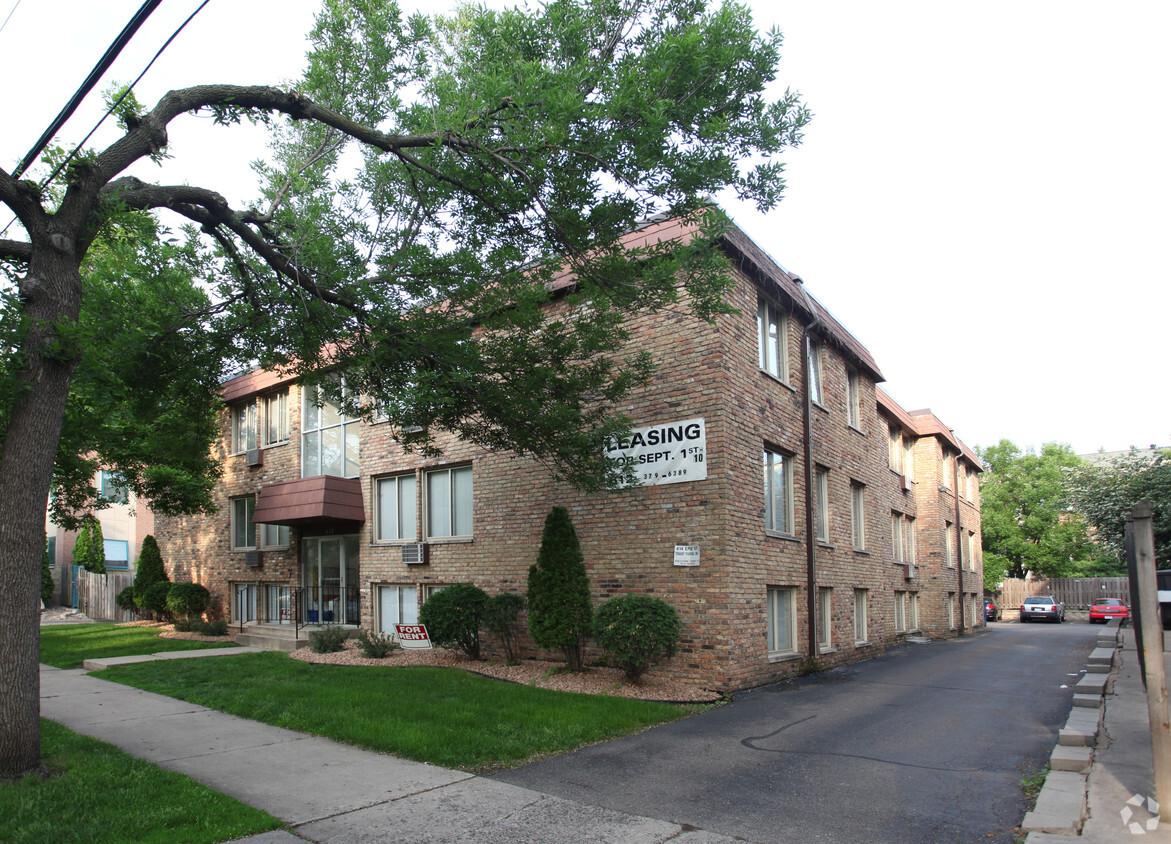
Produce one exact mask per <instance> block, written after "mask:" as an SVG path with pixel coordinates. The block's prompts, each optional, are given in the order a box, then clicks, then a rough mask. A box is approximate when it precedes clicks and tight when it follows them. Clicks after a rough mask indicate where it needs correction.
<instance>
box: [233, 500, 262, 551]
mask: <svg viewBox="0 0 1171 844" xmlns="http://www.w3.org/2000/svg"><path fill="white" fill-rule="evenodd" d="M255 511H256V496H255V495H245V496H244V497H243V498H233V499H232V550H233V551H251V550H253V549H255V548H256V525H254V524H252V514H253V513H254V512H255Z"/></svg>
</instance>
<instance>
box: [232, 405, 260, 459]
mask: <svg viewBox="0 0 1171 844" xmlns="http://www.w3.org/2000/svg"><path fill="white" fill-rule="evenodd" d="M253 448H256V402H252V401H250V402H245V403H243V404H235V405H232V453H233V454H240V453H241V452H244V451H249V450H251V449H253Z"/></svg>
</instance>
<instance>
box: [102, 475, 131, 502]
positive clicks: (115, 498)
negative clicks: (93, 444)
mask: <svg viewBox="0 0 1171 844" xmlns="http://www.w3.org/2000/svg"><path fill="white" fill-rule="evenodd" d="M100 494H101V497H102V498H104V499H105V500H106V501H112V502H114V503H115V504H126V503H128V502H129V501H130V490H129V489H127V487H126V482H125V481H123V480H122V476H121V475H119V474H118V473H117V472H107V471H106V470H105V469H103V470H102V488H101V491H100Z"/></svg>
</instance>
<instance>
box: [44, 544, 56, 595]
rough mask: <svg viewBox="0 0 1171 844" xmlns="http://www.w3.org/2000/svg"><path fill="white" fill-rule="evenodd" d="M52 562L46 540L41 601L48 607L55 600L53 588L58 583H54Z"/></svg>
mask: <svg viewBox="0 0 1171 844" xmlns="http://www.w3.org/2000/svg"><path fill="white" fill-rule="evenodd" d="M51 564H52V563H51V562H50V560H49V544H48V542H46V543H45V553H44V554H43V555H42V557H41V603H42V604H44V605H45V606H46V607H47V606H49V602H50V601H52V600H53V590H54V589H55V588H56V584H55V583H53V570H52V569H51V568H50V567H49V566H50V565H51Z"/></svg>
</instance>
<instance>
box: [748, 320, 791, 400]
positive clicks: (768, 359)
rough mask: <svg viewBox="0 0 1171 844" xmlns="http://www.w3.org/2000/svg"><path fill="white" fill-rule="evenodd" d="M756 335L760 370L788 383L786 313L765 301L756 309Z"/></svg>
mask: <svg viewBox="0 0 1171 844" xmlns="http://www.w3.org/2000/svg"><path fill="white" fill-rule="evenodd" d="M756 334H757V341H758V347H759V364H760V368H761V369H763V370H764V371H765V372H767V373H768V374H769V375H772V376H773V377H774V378H779V379H780V380H781V381H784V382H785V383H788V381H789V340H788V337H789V333H788V322H787V321H786V319H785V314H784V312H782V311H781V310H780V309H779V308H777V306H776V305H774V304H772V303H771V302H766V301H764V300H763V299H762V300H761V301H760V303H759V304H758V305H757V308H756Z"/></svg>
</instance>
